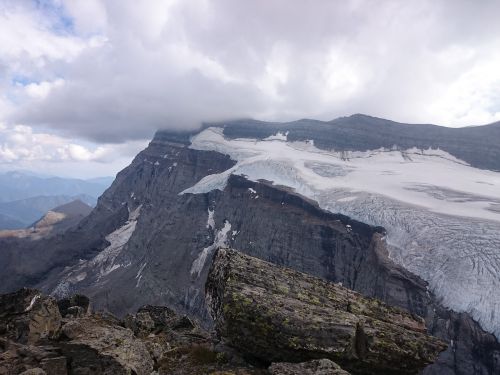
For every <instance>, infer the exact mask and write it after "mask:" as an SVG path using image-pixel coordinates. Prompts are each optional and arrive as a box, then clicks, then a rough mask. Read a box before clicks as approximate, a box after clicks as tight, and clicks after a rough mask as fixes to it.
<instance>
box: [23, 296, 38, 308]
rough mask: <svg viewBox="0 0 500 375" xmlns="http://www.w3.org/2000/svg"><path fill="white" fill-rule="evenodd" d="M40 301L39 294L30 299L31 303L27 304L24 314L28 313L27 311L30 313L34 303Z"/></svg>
mask: <svg viewBox="0 0 500 375" xmlns="http://www.w3.org/2000/svg"><path fill="white" fill-rule="evenodd" d="M38 299H40V294H37V295H36V296H34V297H33V298H32V299H31V302H30V304H29V306H28V307H26V309H25V310H24V312H28V311H31V309H32V308H33V306H34V305H35V302H36V301H37V300H38Z"/></svg>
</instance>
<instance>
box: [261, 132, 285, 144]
mask: <svg viewBox="0 0 500 375" xmlns="http://www.w3.org/2000/svg"><path fill="white" fill-rule="evenodd" d="M288 133H289V132H285V133H282V132H277V133H276V134H274V135H270V136H269V137H267V138H264V141H285V142H286V141H287V140H288Z"/></svg>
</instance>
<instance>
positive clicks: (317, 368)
mask: <svg viewBox="0 0 500 375" xmlns="http://www.w3.org/2000/svg"><path fill="white" fill-rule="evenodd" d="M269 372H270V373H271V375H349V373H348V372H347V371H344V370H342V368H341V367H340V366H339V365H337V364H336V363H335V362H332V361H330V360H329V359H314V360H312V361H309V362H302V363H290V362H279V363H273V364H272V365H271V366H270V367H269Z"/></svg>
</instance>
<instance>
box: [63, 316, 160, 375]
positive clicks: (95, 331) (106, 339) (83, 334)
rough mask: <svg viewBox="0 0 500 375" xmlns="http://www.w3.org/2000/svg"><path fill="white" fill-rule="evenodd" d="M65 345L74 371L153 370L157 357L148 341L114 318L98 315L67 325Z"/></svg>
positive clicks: (64, 327)
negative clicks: (150, 353) (138, 337)
mask: <svg viewBox="0 0 500 375" xmlns="http://www.w3.org/2000/svg"><path fill="white" fill-rule="evenodd" d="M62 332H63V335H64V336H63V341H61V344H60V345H61V348H62V352H63V354H64V355H65V356H66V357H67V358H68V359H69V361H70V363H71V371H72V373H81V372H82V371H88V370H87V369H90V370H91V373H92V374H124V375H125V374H127V375H129V374H149V373H151V371H152V370H153V360H152V359H151V356H150V355H149V352H148V350H147V348H146V346H145V345H144V343H143V342H142V341H141V340H139V339H137V338H136V337H135V336H134V334H133V332H132V331H131V330H129V329H127V328H124V327H121V326H120V325H118V324H117V322H116V321H115V320H113V319H106V317H103V316H99V315H94V316H91V317H83V318H77V319H75V320H72V321H70V322H68V323H66V324H65V325H64V326H63V328H62Z"/></svg>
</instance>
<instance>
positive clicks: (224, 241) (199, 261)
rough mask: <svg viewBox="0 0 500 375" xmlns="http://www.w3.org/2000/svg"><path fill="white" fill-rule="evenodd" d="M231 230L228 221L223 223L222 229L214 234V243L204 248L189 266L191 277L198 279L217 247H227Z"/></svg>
mask: <svg viewBox="0 0 500 375" xmlns="http://www.w3.org/2000/svg"><path fill="white" fill-rule="evenodd" d="M230 230H231V223H230V222H229V221H227V220H226V221H224V227H222V229H220V230H219V231H217V232H216V233H215V240H214V243H213V244H212V245H210V246H208V247H205V248H204V249H203V250H202V251H201V253H200V254H199V255H198V257H197V258H196V259H195V260H194V262H193V264H192V266H191V275H193V276H196V277H198V276H199V275H200V273H201V271H202V270H203V267H204V266H205V263H206V261H207V257H208V256H209V255H211V254H212V253H213V251H214V250H215V249H217V248H218V247H225V246H228V237H227V234H228V233H229V231H230Z"/></svg>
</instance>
